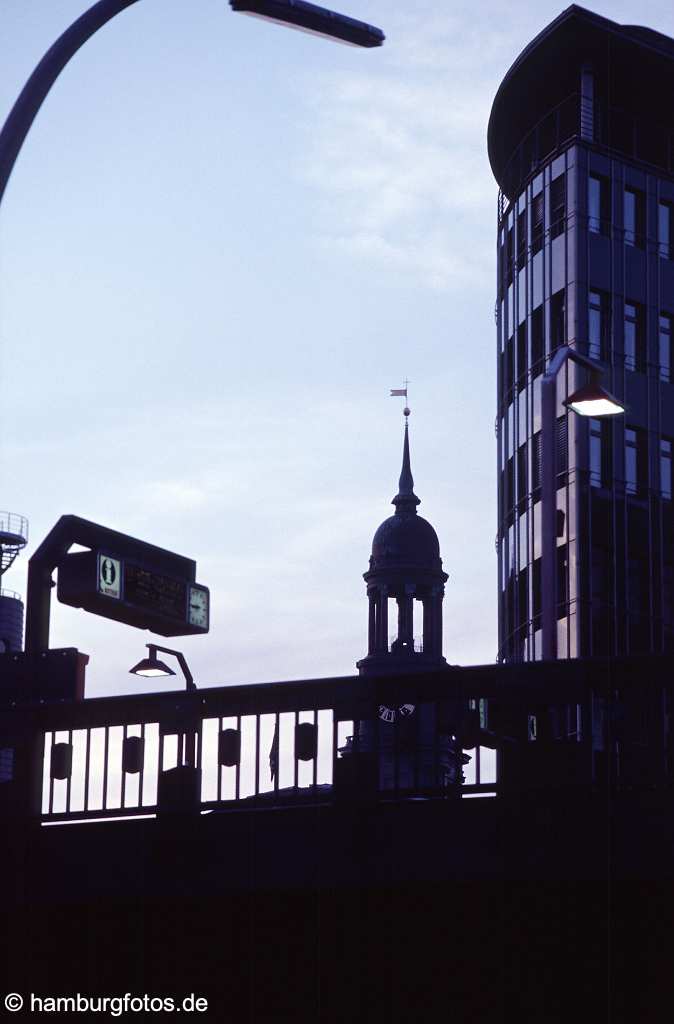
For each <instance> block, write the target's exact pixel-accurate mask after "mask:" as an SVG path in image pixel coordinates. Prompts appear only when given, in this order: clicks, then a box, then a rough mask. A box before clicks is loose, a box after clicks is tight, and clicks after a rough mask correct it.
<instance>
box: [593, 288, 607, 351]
mask: <svg viewBox="0 0 674 1024" xmlns="http://www.w3.org/2000/svg"><path fill="white" fill-rule="evenodd" d="M588 335H589V338H588V341H589V349H588V352H589V356H590V359H607V358H608V296H607V295H606V293H605V292H590V308H589V314H588Z"/></svg>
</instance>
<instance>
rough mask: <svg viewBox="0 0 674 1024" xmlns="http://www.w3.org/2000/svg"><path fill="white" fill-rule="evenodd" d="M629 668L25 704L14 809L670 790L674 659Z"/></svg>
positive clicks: (1, 763) (0, 798)
mask: <svg viewBox="0 0 674 1024" xmlns="http://www.w3.org/2000/svg"><path fill="white" fill-rule="evenodd" d="M627 662H629V665H631V668H630V667H629V665H627ZM627 662H626V663H622V662H621V663H618V662H608V661H588V662H585V661H582V662H581V661H576V662H571V661H569V662H555V663H548V664H542V663H534V664H528V665H520V666H515V665H509V666H484V667H477V668H470V669H448V670H447V671H441V672H433V673H427V674H424V675H418V676H416V677H415V676H404V677H402V676H401V677H398V678H396V677H389V678H387V679H377V680H367V679H361V678H353V677H345V678H341V679H324V680H320V679H319V680H311V681H307V682H288V683H274V684H260V685H250V686H233V687H219V688H213V689H202V690H198V691H196V692H192V693H175V692H173V693H163V694H147V695H139V696H133V697H113V698H101V699H94V700H81V701H58V702H52V703H46V702H45V703H44V704H37V705H36V704H35V703H33V704H31V705H26V706H21V704H20V702H14V705H13V706H12V707H7V708H5V709H4V710H2V711H0V808H2V809H3V810H4V811H5V813H8V814H18V815H21V816H28V815H30V814H32V815H33V817H35V818H37V819H39V820H42V822H43V823H45V824H48V823H56V822H67V821H76V820H89V819H100V818H123V817H131V816H136V817H137V816H139V815H150V816H154V815H157V814H159V815H161V814H164V813H170V812H180V811H183V812H187V811H191V812H193V813H206V812H217V811H239V810H245V809H250V808H254V807H275V806H276V807H280V806H289V805H294V804H303V803H311V804H315V803H328V804H330V803H335V802H340V801H344V800H347V801H363V800H365V801H367V800H374V801H390V800H400V799H410V798H415V799H436V800H437V799H441V800H456V799H460V798H468V797H477V796H492V797H496V798H498V797H500V796H503V795H508V794H512V793H516V792H524V791H526V790H530V789H532V788H536V787H541V786H549V787H556V788H559V787H560V786H561V787H565V786H570V785H572V786H584V787H586V788H593V787H595V788H596V787H597V786H605V785H614V786H619V787H628V788H629V787H633V786H649V787H652V786H662V785H671V784H672V782H673V781H674V767H673V764H672V761H673V758H672V743H671V729H670V720H671V707H672V692H671V691H672V684H671V683H670V681H669V680H670V679H673V678H674V676H673V675H672V673H671V668H672V659H627ZM645 663H648V665H649V666H650V667H651V669H652V671H651V672H650V673H649V672H645V670H644V667H643V666H644V664H645ZM618 664H620V666H621V667H620V668H619V670H618V669H616V668H615V666H616V665H618ZM626 665H627V668H626V667H625V666H626ZM608 666H612V668H610V667H608ZM663 666H666V668H667V671H665V668H664V667H663Z"/></svg>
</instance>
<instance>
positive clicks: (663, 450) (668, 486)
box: [660, 437, 672, 501]
mask: <svg viewBox="0 0 674 1024" xmlns="http://www.w3.org/2000/svg"><path fill="white" fill-rule="evenodd" d="M660 494H661V495H662V497H663V498H665V499H666V500H667V501H671V500H672V442H671V441H670V439H669V438H667V437H662V438H660Z"/></svg>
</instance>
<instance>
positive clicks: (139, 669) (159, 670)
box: [129, 644, 197, 691]
mask: <svg viewBox="0 0 674 1024" xmlns="http://www.w3.org/2000/svg"><path fill="white" fill-rule="evenodd" d="M145 646H146V647H147V649H148V651H149V652H150V656H149V658H142V659H141V660H140V661H139V662H138V664H137V665H134V666H133V668H130V669H129V675H134V676H142V677H143V678H150V679H152V678H156V677H158V676H174V675H175V672H174V671H173V669H172V668H169V667H168V665H166V664H164V662H163V661H160V660H159V658H158V657H157V651H161V652H162V654H172V655H173V657H174V658H176V659H177V661H178V664H179V665H180V668H181V671H182V674H183V676H184V677H185V683H186V688H187V690H188V691H189V690H196V688H197V687H196V684H195V682H194V678H193V676H192V673H191V672H190V670H189V668H188V666H187V662H186V661H185V657H184V655H183V654H181V652H180V651H172V650H171V648H170V647H160V646H159V645H158V644H145Z"/></svg>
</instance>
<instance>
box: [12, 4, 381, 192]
mask: <svg viewBox="0 0 674 1024" xmlns="http://www.w3.org/2000/svg"><path fill="white" fill-rule="evenodd" d="M135 3H138V0H99V2H98V3H96V4H94V6H93V7H90V8H89V10H88V11H85V12H84V14H82V15H81V16H80V17H79V18H78V19H77V20H76V21H74V22H73V23H72V25H71V26H70V28H68V29H66V31H65V32H64V33H63V35H62V36H60V37H59V38H58V39H57V40H56V42H55V43H54V45H53V46H52V47H51V48H50V49H49V50H47V52H46V53H45V55H44V57H43V58H42V60H41V61H40V63H39V64H38V65H37V67H36V68H35V70H34V71H33V73H32V75H31V76H30V78H29V79H28V81H27V82H26V84H25V86H24V87H23V89H22V91H21V93H20V95H19V98H18V99H17V101H16V103H15V104H14V106H13V107H12V110H11V112H10V114H9V117H8V118H7V120H6V122H5V125H4V127H3V129H2V132H0V202H2V197H3V195H4V192H5V189H6V187H7V182H8V181H9V176H10V174H11V173H12V168H13V167H14V164H15V162H16V158H17V156H18V155H19V152H20V150H21V147H22V145H23V142H24V139H25V138H26V135H27V134H28V132H29V130H30V126H31V125H32V123H33V121H34V119H35V116H36V114H37V112H38V110H39V109H40V107H41V106H42V104H43V102H44V100H45V98H46V97H47V94H48V93H49V90H50V89H51V87H52V85H53V84H54V82H55V81H56V79H57V78H58V76H59V75H60V73H61V72H62V71H63V69H64V67H65V66H66V64H67V63H68V61H69V60H70V58H71V57H72V56H73V55H74V54H75V53H77V51H78V50H79V48H80V47H81V46H83V45H84V43H86V41H87V39H90V38H91V36H93V35H94V33H96V32H97V31H98V30H99V28H102V27H103V25H105V24H107V22H108V21H110V20H111V19H112V18H114V17H115V15H116V14H120V13H121V12H122V11H124V10H126V8H127V7H131V6H132V4H135ZM230 6H231V7H232V9H233V10H235V11H241V12H242V13H244V14H252V15H255V16H257V17H259V18H264V19H265V20H267V21H275V22H278V23H279V24H284V25H287V26H289V27H290V28H297V29H302V30H304V31H305V32H311V33H312V34H314V35H320V36H326V37H328V38H331V39H337V40H339V41H341V42H345V43H349V44H351V45H352V46H366V47H372V46H381V44H382V43H383V41H384V33H383V32H382V31H381V30H380V29H378V28H375V27H374V26H372V25H367V24H366V23H365V22H362V21H356V20H355V19H353V18H347V17H345V16H344V15H341V14H336V13H335V12H334V11H328V10H326V9H325V8H323V7H317V6H316V5H315V4H310V3H304V2H303V0H249V2H244V0H230Z"/></svg>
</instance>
